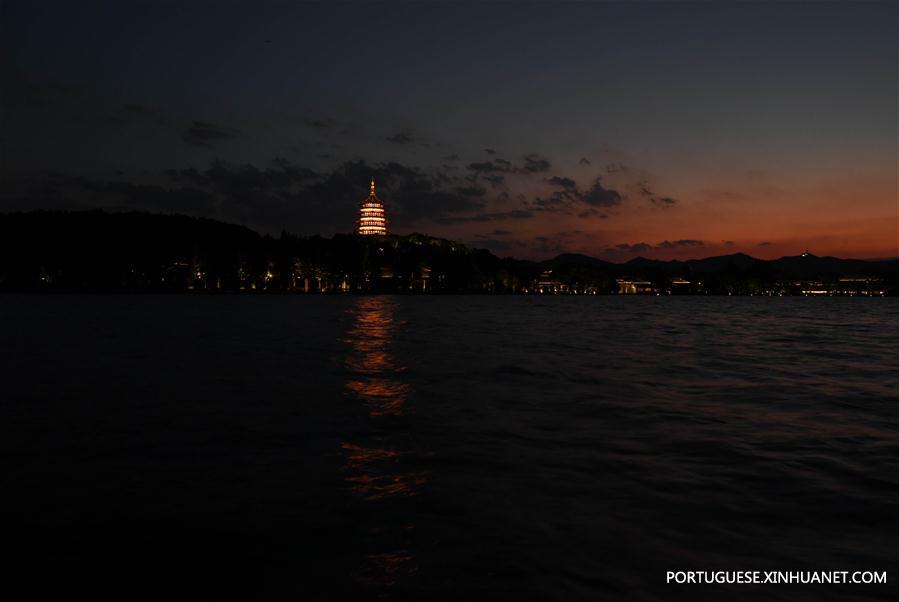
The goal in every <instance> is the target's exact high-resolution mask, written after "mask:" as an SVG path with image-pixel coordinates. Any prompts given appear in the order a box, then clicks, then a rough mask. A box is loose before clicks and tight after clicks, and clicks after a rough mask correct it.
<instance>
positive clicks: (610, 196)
mask: <svg viewBox="0 0 899 602" xmlns="http://www.w3.org/2000/svg"><path fill="white" fill-rule="evenodd" d="M547 182H549V183H550V184H552V185H554V186H558V187H560V188H561V190H557V191H555V192H553V193H552V194H550V195H549V196H548V197H545V198H541V197H538V198H536V199H534V202H533V204H534V208H535V210H536V211H554V212H564V213H568V214H570V215H577V216H579V217H591V216H593V215H596V214H597V213H598V212H596V211H590V209H594V210H595V209H596V208H599V207H602V208H607V207H614V206H616V205H619V204H620V203H621V201H622V199H623V197H622V196H621V194H620V193H619V192H618V191H617V190H613V189H611V188H605V187H604V186H603V185H602V179H601V178H599V177H597V178H595V179H594V180H593V184H592V185H591V186H590V188H589V189H587V190H581V189H580V188H579V187H578V186H577V183H576V182H575V181H574V180H572V179H571V178H566V177H561V176H553V177H551V178H548V179H547ZM583 205H589V207H588V208H587V209H584V208H583ZM603 217H607V216H605V215H603Z"/></svg>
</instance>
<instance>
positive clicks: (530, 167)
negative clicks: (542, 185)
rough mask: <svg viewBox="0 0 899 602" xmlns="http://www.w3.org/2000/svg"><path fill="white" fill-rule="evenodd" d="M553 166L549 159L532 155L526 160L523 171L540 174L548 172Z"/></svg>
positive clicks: (526, 157)
mask: <svg viewBox="0 0 899 602" xmlns="http://www.w3.org/2000/svg"><path fill="white" fill-rule="evenodd" d="M550 167H551V164H550V162H549V160H548V159H546V158H545V157H541V156H540V155H538V154H536V153H531V154H530V155H527V156H525V158H524V167H522V170H523V171H525V172H526V173H540V172H544V171H548V170H549V168H550Z"/></svg>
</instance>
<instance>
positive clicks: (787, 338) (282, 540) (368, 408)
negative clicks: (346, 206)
mask: <svg viewBox="0 0 899 602" xmlns="http://www.w3.org/2000/svg"><path fill="white" fill-rule="evenodd" d="M897 341H899V302H897V300H896V299H892V298H886V299H862V298H849V299H840V298H822V299H817V298H747V297H550V296H517V297H511V296H440V297H438V296H433V297H431V296H404V297H388V296H382V297H365V296H274V295H272V296H263V295H259V296H250V295H246V296H213V295H181V296H176V295H171V296H169V295H157V296H141V295H132V296H129V295H122V296H117V295H110V296H89V295H72V296H69V295H47V296H29V295H6V296H0V366H2V377H3V384H4V387H3V390H4V394H3V402H2V412H3V414H2V423H3V425H4V435H3V440H4V442H5V444H6V445H5V448H6V449H5V453H4V476H5V478H4V481H5V483H4V488H3V490H4V494H3V495H4V498H5V500H4V501H5V504H4V505H6V506H7V508H8V510H7V512H6V514H5V516H6V520H7V527H6V531H7V533H6V534H5V535H4V540H5V541H4V545H5V547H6V548H7V550H6V551H7V552H8V553H12V555H13V556H14V558H15V561H14V562H13V563H12V564H8V565H7V567H6V568H7V570H8V571H9V573H8V574H9V577H8V578H7V581H8V583H9V582H10V580H11V583H13V584H16V583H17V582H18V584H19V585H22V584H26V585H27V587H28V588H30V590H31V591H32V592H33V594H34V596H35V597H39V596H40V595H44V594H46V595H60V594H67V595H75V593H76V592H88V593H89V594H90V596H89V597H93V598H97V597H116V598H117V599H132V598H135V597H157V598H158V597H165V598H171V597H173V596H174V597H185V596H190V597H194V598H207V599H223V598H227V599H273V598H276V599H282V598H288V597H294V598H295V599H299V600H337V599H346V598H347V597H353V598H354V599H377V600H457V599H460V598H463V599H464V598H471V599H475V600H505V599H509V600H608V599H620V600H635V599H639V600H671V599H689V600H720V599H724V598H726V599H731V600H744V599H745V600H750V599H754V600H759V599H764V600H831V599H832V600H846V599H859V600H895V599H897V598H899V595H897V593H899V590H897V586H896V584H895V582H896V580H897V579H899V555H897V553H896V549H897V541H899V353H897V352H899V343H897ZM751 569H759V570H855V569H859V570H876V571H884V570H885V571H888V573H890V575H889V576H890V577H891V580H892V582H888V584H887V585H751V586H746V585H743V586H738V585H703V586H696V585H693V586H689V585H675V584H668V583H666V571H669V570H729V571H733V570H751ZM77 597H80V595H79V596H77Z"/></svg>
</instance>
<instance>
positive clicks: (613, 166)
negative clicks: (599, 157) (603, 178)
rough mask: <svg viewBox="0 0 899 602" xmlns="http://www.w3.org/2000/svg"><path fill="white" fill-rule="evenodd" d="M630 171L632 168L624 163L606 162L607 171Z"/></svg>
mask: <svg viewBox="0 0 899 602" xmlns="http://www.w3.org/2000/svg"><path fill="white" fill-rule="evenodd" d="M626 171H630V168H629V167H628V166H626V165H624V164H623V163H607V164H606V173H610V174H611V173H622V172H626Z"/></svg>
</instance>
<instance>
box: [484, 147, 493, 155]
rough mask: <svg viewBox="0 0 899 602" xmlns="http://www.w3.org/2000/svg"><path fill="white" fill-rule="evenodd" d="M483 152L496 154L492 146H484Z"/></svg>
mask: <svg viewBox="0 0 899 602" xmlns="http://www.w3.org/2000/svg"><path fill="white" fill-rule="evenodd" d="M484 152H485V153H487V154H488V155H495V154H496V151H495V150H493V149H492V148H485V149H484Z"/></svg>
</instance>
